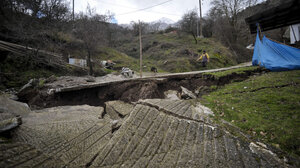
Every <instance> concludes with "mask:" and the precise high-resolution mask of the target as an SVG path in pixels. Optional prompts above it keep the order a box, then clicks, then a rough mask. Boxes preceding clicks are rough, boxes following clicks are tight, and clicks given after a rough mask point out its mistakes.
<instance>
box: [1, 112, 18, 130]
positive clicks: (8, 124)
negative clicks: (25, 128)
mask: <svg viewBox="0 0 300 168" xmlns="http://www.w3.org/2000/svg"><path fill="white" fill-rule="evenodd" d="M3 118H6V119H3ZM21 124H22V118H21V117H20V116H16V117H14V116H13V115H12V114H9V113H1V114H0V133H2V132H5V131H9V130H11V129H13V128H16V127H18V126H19V125H21Z"/></svg>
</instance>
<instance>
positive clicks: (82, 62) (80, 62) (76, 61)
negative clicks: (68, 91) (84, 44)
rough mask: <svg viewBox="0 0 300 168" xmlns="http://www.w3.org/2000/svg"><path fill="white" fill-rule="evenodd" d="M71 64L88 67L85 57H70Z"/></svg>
mask: <svg viewBox="0 0 300 168" xmlns="http://www.w3.org/2000/svg"><path fill="white" fill-rule="evenodd" d="M69 64H71V65H77V66H81V67H86V66H87V63H86V60H85V59H77V58H69Z"/></svg>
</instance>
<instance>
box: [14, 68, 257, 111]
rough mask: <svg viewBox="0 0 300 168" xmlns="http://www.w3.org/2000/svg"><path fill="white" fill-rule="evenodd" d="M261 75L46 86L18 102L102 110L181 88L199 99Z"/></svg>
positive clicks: (171, 78) (236, 74) (177, 77)
mask: <svg viewBox="0 0 300 168" xmlns="http://www.w3.org/2000/svg"><path fill="white" fill-rule="evenodd" d="M261 72H263V70H261V69H256V70H252V71H245V73H241V74H238V73H232V74H229V75H225V76H222V77H219V78H216V77H215V76H213V75H208V74H206V75H205V74H183V75H176V76H169V77H168V76H166V77H164V78H146V79H132V80H121V81H112V82H107V83H101V84H92V85H88V84H86V85H81V86H77V87H74V88H72V87H71V88H70V89H57V88H50V87H49V85H46V86H44V87H43V88H40V89H37V88H36V87H32V88H29V89H28V90H27V91H26V92H23V93H22V94H19V95H18V96H19V100H20V101H23V102H26V103H28V104H29V105H30V106H31V108H34V109H39V108H46V107H54V106H62V105H82V104H88V105H92V106H103V105H104V103H105V102H107V101H112V100H122V101H125V102H136V101H138V100H139V99H153V98H164V97H165V95H164V92H165V91H168V90H177V91H181V86H183V87H185V88H187V89H189V90H190V91H192V92H194V93H196V95H197V96H198V97H201V96H202V95H203V94H206V93H208V92H210V91H211V90H212V87H211V86H213V85H214V86H217V87H218V86H222V85H224V84H227V83H230V82H231V81H237V80H238V81H239V80H245V79H247V78H248V77H249V76H251V75H253V74H258V73H261ZM47 86H48V87H47ZM51 91H52V92H51Z"/></svg>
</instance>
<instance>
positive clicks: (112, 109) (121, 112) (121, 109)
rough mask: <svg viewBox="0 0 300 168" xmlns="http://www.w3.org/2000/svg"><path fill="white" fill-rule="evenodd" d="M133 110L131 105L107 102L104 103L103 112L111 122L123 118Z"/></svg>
mask: <svg viewBox="0 0 300 168" xmlns="http://www.w3.org/2000/svg"><path fill="white" fill-rule="evenodd" d="M132 109H133V105H131V104H128V103H125V102H122V101H119V100H117V101H109V102H105V111H106V113H107V114H108V115H109V116H110V118H111V119H113V120H118V119H120V118H124V116H126V115H128V114H129V113H130V112H131V111H132Z"/></svg>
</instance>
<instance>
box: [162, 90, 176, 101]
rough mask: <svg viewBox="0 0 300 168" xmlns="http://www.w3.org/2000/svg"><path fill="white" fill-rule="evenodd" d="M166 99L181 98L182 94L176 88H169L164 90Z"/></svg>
mask: <svg viewBox="0 0 300 168" xmlns="http://www.w3.org/2000/svg"><path fill="white" fill-rule="evenodd" d="M164 95H165V99H170V100H180V94H179V93H178V92H177V91H176V90H168V91H165V92H164Z"/></svg>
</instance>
